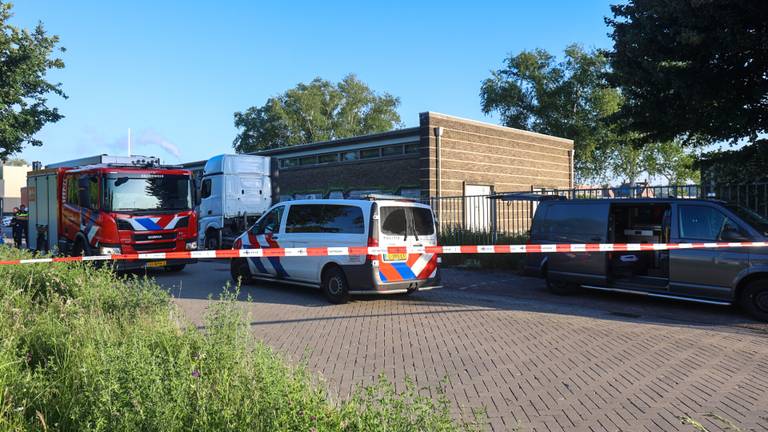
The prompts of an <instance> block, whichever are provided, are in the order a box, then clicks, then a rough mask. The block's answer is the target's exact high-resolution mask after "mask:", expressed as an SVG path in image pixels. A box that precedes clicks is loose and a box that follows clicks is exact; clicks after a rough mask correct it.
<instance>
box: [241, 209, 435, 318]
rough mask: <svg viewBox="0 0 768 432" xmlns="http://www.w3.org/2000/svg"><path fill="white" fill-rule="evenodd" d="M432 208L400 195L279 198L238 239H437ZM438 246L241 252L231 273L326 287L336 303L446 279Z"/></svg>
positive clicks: (259, 243) (294, 243)
mask: <svg viewBox="0 0 768 432" xmlns="http://www.w3.org/2000/svg"><path fill="white" fill-rule="evenodd" d="M436 245H437V234H436V231H435V220H434V214H433V213H432V209H431V208H430V207H429V206H428V205H426V204H421V203H418V202H414V201H412V200H408V199H405V198H401V197H386V198H380V197H377V196H372V197H369V198H367V199H361V200H343V199H337V200H333V199H316V200H296V201H287V202H282V203H279V204H275V205H274V206H273V207H272V208H270V209H269V210H268V211H267V212H266V213H265V214H264V216H262V217H261V219H259V220H258V221H257V222H256V224H254V225H253V226H252V227H250V228H249V229H248V230H247V231H246V232H244V233H243V234H242V235H241V236H240V237H238V238H237V240H235V243H234V246H233V247H234V248H235V249H253V248H282V247H285V248H314V247H321V248H322V247H350V246H351V247H355V246H378V247H407V246H436ZM439 260H440V259H439V257H438V256H437V255H436V254H431V253H418V254H406V253H402V254H385V255H376V256H370V255H369V256H362V255H360V256H356V255H350V256H301V257H263V258H235V259H233V260H232V263H231V272H232V278H233V279H234V280H235V281H236V282H237V281H242V282H243V283H245V282H248V281H249V280H251V279H271V280H279V281H282V282H287V283H292V284H298V285H308V286H313V287H319V288H321V289H322V291H323V294H325V296H326V297H327V298H328V300H329V301H331V302H333V303H344V302H346V301H347V299H348V298H349V295H350V294H397V293H401V294H407V293H411V292H414V291H419V290H427V289H432V288H437V287H438V286H439V285H440V275H439V271H438V263H439Z"/></svg>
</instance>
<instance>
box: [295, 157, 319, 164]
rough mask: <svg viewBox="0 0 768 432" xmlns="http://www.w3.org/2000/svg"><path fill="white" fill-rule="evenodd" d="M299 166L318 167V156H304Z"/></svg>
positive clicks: (300, 159)
mask: <svg viewBox="0 0 768 432" xmlns="http://www.w3.org/2000/svg"><path fill="white" fill-rule="evenodd" d="M299 165H301V166H307V165H317V156H304V157H301V158H299Z"/></svg>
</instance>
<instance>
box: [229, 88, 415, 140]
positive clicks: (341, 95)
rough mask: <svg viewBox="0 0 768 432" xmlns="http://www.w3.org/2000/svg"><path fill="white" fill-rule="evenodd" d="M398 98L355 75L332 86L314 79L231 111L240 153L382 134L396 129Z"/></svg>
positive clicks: (397, 124) (398, 120)
mask: <svg viewBox="0 0 768 432" xmlns="http://www.w3.org/2000/svg"><path fill="white" fill-rule="evenodd" d="M399 105H400V99H398V98H396V97H394V96H392V95H390V94H388V93H384V94H377V93H375V92H374V91H373V90H371V89H370V88H369V87H368V86H367V85H366V84H365V83H363V82H362V81H360V80H358V79H357V77H356V76H355V75H352V74H350V75H347V76H346V77H344V79H343V80H341V82H339V83H336V84H333V83H331V82H329V81H326V80H324V79H321V78H315V79H314V80H312V82H310V83H309V84H304V83H301V84H299V85H297V86H296V87H294V88H292V89H290V90H288V91H286V92H285V93H283V94H281V95H279V96H276V97H273V98H269V99H268V100H267V102H266V103H265V104H264V105H262V106H260V107H251V108H248V109H247V110H246V111H245V112H236V113H235V126H236V127H237V128H238V129H240V130H241V131H240V133H239V134H238V135H237V137H236V138H235V141H234V143H233V146H234V148H235V150H236V151H237V152H239V153H245V152H252V151H257V150H263V149H270V148H277V147H285V146H291V145H296V144H304V143H310V142H316V141H326V140H331V139H338V138H347V137H352V136H357V135H365V134H370V133H375V132H384V131H388V130H391V129H393V128H395V127H398V126H399V125H400V116H399V115H398V113H397V107H398V106H399Z"/></svg>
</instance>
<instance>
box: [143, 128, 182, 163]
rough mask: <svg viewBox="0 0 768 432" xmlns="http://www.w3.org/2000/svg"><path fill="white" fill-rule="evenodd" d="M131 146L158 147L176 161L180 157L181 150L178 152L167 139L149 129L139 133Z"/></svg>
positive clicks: (175, 146)
mask: <svg viewBox="0 0 768 432" xmlns="http://www.w3.org/2000/svg"><path fill="white" fill-rule="evenodd" d="M131 144H132V145H135V146H137V147H140V146H146V147H160V148H161V149H163V150H164V151H165V152H166V153H168V154H170V155H172V156H174V157H176V159H179V158H180V157H181V150H179V147H178V146H177V145H176V144H174V143H172V142H170V141H169V140H168V139H166V138H165V137H163V136H162V135H160V134H159V133H157V132H155V131H153V130H151V129H148V130H144V131H142V132H140V133H139V134H138V135H137V136H136V139H135V141H134V142H132V143H131Z"/></svg>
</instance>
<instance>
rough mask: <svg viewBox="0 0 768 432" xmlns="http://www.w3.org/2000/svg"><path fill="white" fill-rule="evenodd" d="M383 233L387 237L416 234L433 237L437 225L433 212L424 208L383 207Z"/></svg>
mask: <svg viewBox="0 0 768 432" xmlns="http://www.w3.org/2000/svg"><path fill="white" fill-rule="evenodd" d="M381 232H382V233H384V234H386V235H397V236H405V234H406V232H407V233H408V234H409V235H412V234H414V232H415V233H416V235H417V236H420V235H432V234H434V233H435V224H434V219H433V217H432V210H430V209H428V208H423V207H382V208H381Z"/></svg>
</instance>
